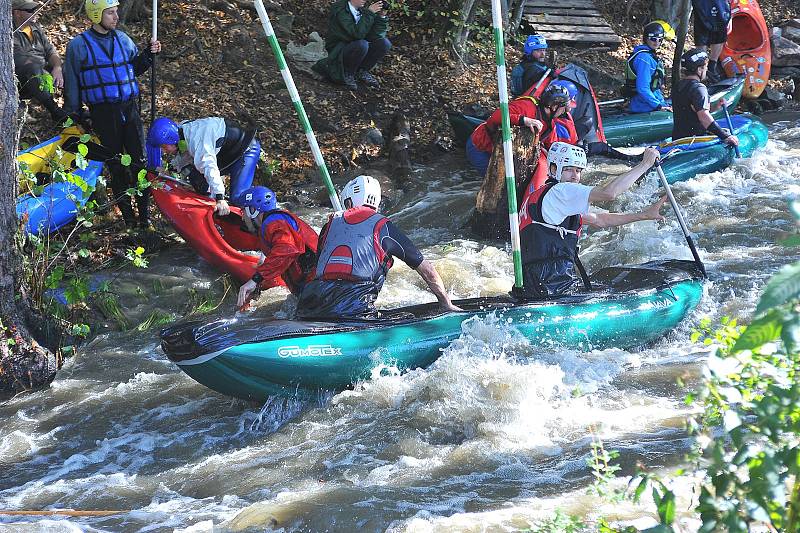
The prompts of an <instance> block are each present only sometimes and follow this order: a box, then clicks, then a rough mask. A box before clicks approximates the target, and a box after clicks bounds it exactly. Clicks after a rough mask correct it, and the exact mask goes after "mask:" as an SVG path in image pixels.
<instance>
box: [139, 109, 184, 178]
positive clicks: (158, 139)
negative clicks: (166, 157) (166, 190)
mask: <svg viewBox="0 0 800 533" xmlns="http://www.w3.org/2000/svg"><path fill="white" fill-rule="evenodd" d="M179 140H180V135H179V134H178V124H177V123H176V122H175V121H174V120H172V119H171V118H167V117H158V118H157V119H155V120H154V121H153V124H151V125H150V131H148V132H147V166H148V167H150V168H158V167H160V166H161V145H162V144H178V141H179Z"/></svg>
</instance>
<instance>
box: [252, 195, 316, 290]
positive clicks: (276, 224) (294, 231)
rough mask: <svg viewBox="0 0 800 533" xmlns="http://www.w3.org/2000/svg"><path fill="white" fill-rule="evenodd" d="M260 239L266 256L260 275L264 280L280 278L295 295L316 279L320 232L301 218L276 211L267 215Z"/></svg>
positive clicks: (286, 212) (265, 215)
mask: <svg viewBox="0 0 800 533" xmlns="http://www.w3.org/2000/svg"><path fill="white" fill-rule="evenodd" d="M259 237H260V239H259V241H260V245H261V251H262V252H263V253H264V255H265V256H266V258H265V259H264V263H263V264H262V265H261V266H260V267H259V268H258V269H257V271H258V272H259V274H261V275H262V276H263V277H264V279H273V278H275V277H277V276H280V277H281V278H282V279H283V281H284V282H285V283H286V287H287V288H288V289H289V290H290V291H291V292H292V293H293V294H297V293H298V292H300V290H302V288H303V286H304V285H305V284H306V283H308V282H309V281H311V280H312V279H313V278H314V265H315V263H316V252H317V240H318V237H317V232H316V231H314V229H313V228H312V227H311V226H309V225H308V224H306V223H305V221H303V220H302V219H301V218H300V217H298V216H296V215H294V214H292V213H289V212H288V211H283V210H280V209H275V210H272V211H268V212H267V213H265V214H264V221H263V222H262V223H261V230H260V232H259ZM288 261H291V262H290V263H289V264H288V266H287V265H286V263H287V262H288Z"/></svg>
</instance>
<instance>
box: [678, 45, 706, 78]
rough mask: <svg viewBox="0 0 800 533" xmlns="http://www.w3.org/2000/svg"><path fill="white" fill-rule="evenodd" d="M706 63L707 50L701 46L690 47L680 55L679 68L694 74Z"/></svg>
mask: <svg viewBox="0 0 800 533" xmlns="http://www.w3.org/2000/svg"><path fill="white" fill-rule="evenodd" d="M706 63H708V52H706V51H705V50H703V49H702V48H692V49H691V50H689V51H688V52H686V53H684V54H683V55H682V56H681V68H683V70H684V71H686V72H689V73H690V74H694V73H695V72H696V71H697V69H699V68H700V67H702V66H703V65H705V64H706Z"/></svg>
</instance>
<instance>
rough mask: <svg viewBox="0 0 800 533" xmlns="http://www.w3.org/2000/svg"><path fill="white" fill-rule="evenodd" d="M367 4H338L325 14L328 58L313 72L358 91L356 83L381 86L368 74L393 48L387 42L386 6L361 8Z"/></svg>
mask: <svg viewBox="0 0 800 533" xmlns="http://www.w3.org/2000/svg"><path fill="white" fill-rule="evenodd" d="M366 3H367V0H337V1H336V2H335V3H334V4H333V5H332V6H331V9H330V12H329V14H328V34H327V35H326V37H325V49H326V50H327V51H328V57H325V58H323V59H320V60H319V61H317V62H316V63H315V64H314V66H313V69H314V71H315V72H318V73H319V74H322V75H324V76H326V77H327V78H328V79H330V80H331V81H333V82H334V83H339V84H341V85H344V86H345V87H347V88H348V89H350V90H353V91H354V90H357V89H358V85H357V83H356V82H357V81H360V82H362V83H364V84H365V85H367V86H369V87H374V88H378V87H379V86H380V83H379V82H378V80H377V79H375V76H373V75H372V74H371V73H370V70H372V68H373V67H374V66H375V65H377V64H378V62H380V60H381V59H383V56H385V55H386V53H387V52H388V51H389V49H390V48H391V47H392V43H391V42H390V41H389V39H387V38H386V31H387V30H388V28H389V19H388V17H387V8H388V3H387V2H386V1H381V0H379V1H377V2H373V3H372V4H370V5H369V7H366V8H365V7H364V6H365V5H366Z"/></svg>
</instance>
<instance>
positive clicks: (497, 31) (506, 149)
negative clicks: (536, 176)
mask: <svg viewBox="0 0 800 533" xmlns="http://www.w3.org/2000/svg"><path fill="white" fill-rule="evenodd" d="M257 1H260V0H257ZM492 26H493V29H494V49H495V56H496V63H497V91H498V93H499V94H500V111H501V113H502V117H503V118H502V122H501V124H502V131H503V161H504V162H505V168H506V193H507V195H508V224H509V226H511V254H512V257H513V259H514V286H516V287H519V288H522V255H521V254H520V245H519V217H518V215H517V185H516V177H515V176H514V148H513V144H512V142H511V119H510V118H509V115H508V84H507V80H506V53H505V44H504V42H503V18H502V13H501V10H500V0H492Z"/></svg>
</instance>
